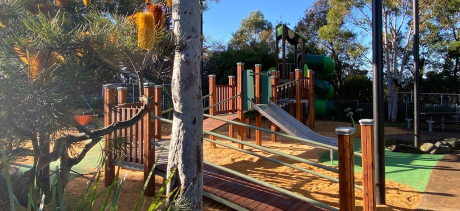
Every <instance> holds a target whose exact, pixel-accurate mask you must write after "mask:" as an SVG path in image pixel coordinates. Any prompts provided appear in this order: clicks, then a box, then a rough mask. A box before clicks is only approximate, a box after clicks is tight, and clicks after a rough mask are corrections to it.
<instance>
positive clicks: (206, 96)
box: [201, 92, 212, 100]
mask: <svg viewBox="0 0 460 211" xmlns="http://www.w3.org/2000/svg"><path fill="white" fill-rule="evenodd" d="M211 95H212V92H211V93H210V94H208V95H205V96H203V97H201V99H202V100H203V99H205V98H208V97H210V96H211Z"/></svg>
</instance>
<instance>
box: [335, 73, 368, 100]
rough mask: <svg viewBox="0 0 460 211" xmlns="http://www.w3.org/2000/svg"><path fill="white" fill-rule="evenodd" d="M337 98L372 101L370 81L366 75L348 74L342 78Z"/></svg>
mask: <svg viewBox="0 0 460 211" xmlns="http://www.w3.org/2000/svg"><path fill="white" fill-rule="evenodd" d="M338 98H340V99H341V100H359V102H372V81H371V80H370V79H369V78H368V77H367V76H366V75H362V74H357V75H349V76H347V77H346V78H345V79H344V80H343V85H342V87H341V89H340V93H339V94H338Z"/></svg>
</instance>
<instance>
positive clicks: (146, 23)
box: [136, 11, 155, 50]
mask: <svg viewBox="0 0 460 211" xmlns="http://www.w3.org/2000/svg"><path fill="white" fill-rule="evenodd" d="M136 24H137V45H138V46H139V47H140V48H144V49H147V50H151V49H152V48H153V44H154V43H155V20H154V16H153V13H151V12H148V11H147V12H140V13H138V14H137V18H136Z"/></svg>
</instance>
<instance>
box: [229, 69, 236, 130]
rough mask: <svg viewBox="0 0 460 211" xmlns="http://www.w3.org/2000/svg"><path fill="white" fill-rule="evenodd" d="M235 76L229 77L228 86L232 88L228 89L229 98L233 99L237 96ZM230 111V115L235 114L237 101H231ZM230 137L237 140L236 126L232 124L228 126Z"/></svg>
mask: <svg viewBox="0 0 460 211" xmlns="http://www.w3.org/2000/svg"><path fill="white" fill-rule="evenodd" d="M234 81H235V76H234V75H229V76H228V85H230V88H229V89H228V90H229V93H228V94H229V97H233V96H235V83H234ZM228 110H229V111H230V112H229V113H230V114H233V113H235V100H234V99H231V100H230V101H229V107H228ZM228 137H230V138H235V125H234V124H230V125H229V126H228Z"/></svg>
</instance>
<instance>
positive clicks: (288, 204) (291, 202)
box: [275, 197, 300, 211]
mask: <svg viewBox="0 0 460 211" xmlns="http://www.w3.org/2000/svg"><path fill="white" fill-rule="evenodd" d="M298 201H300V199H297V198H294V197H292V198H291V199H289V200H288V201H286V202H284V203H283V204H282V205H281V206H279V207H277V209H275V210H281V211H283V210H289V208H290V207H292V206H293V205H294V204H295V203H297V202H298Z"/></svg>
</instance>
